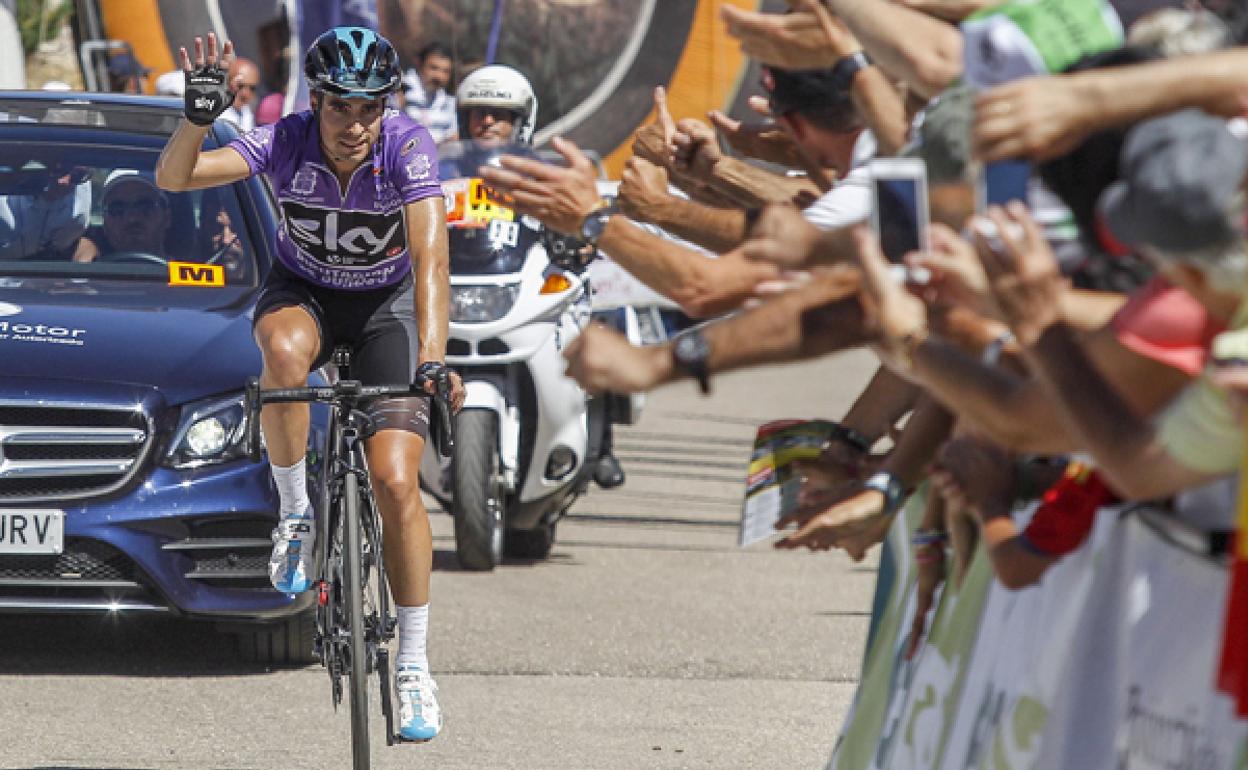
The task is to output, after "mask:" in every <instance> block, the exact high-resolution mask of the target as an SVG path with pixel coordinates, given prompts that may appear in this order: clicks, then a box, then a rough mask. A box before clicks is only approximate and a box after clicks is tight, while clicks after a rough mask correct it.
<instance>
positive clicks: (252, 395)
mask: <svg viewBox="0 0 1248 770" xmlns="http://www.w3.org/2000/svg"><path fill="white" fill-rule="evenodd" d="M439 379H440V380H441V381H440V382H436V385H437V393H436V395H434V396H431V397H430V401H431V404H430V405H431V406H432V410H431V411H432V412H433V414H431V415H430V418H431V420H430V428H431V430H432V431H434V435H433V439H434V443H435V445H436V446H437V449H438V453H439V454H441V455H442V456H443V457H450V456H451V454H452V452H454V451H455V435H454V427H453V422H452V420H451V407H450V396H451V392H450V390H451V386H450V381H449V379H448V378H447V377H445V376H443V377H442V378H439ZM432 381H433V380H432V378H429V377H424V376H421V375H417V377H416V382H414V383H413V384H411V385H364V384H362V383H361V382H360V381H359V380H339V381H338V382H336V383H334V384H333V385H321V386H313V387H303V388H271V389H268V390H262V389H261V388H260V381H259V380H258V379H257V378H255V377H251V378H249V379H248V380H247V388H246V391H245V402H246V403H245V405H246V409H247V419H248V431H247V455H248V456H249V457H250V458H251V461H252V462H259V461H260V419H259V417H260V408H261V407H262V406H264V405H265V404H292V403H313V402H318V403H336V402H339V401H343V402H346V403H347V404H349V405H352V406H353V405H354V404H355V403H356V402H359V401H363V400H367V399H373V398H402V397H405V396H429V393H428V392H427V391H426V390H425V384H426V383H428V382H432ZM433 419H436V423H434V422H433Z"/></svg>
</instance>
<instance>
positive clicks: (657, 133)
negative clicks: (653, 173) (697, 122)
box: [633, 86, 676, 170]
mask: <svg viewBox="0 0 1248 770" xmlns="http://www.w3.org/2000/svg"><path fill="white" fill-rule="evenodd" d="M675 135H676V121H675V120H674V119H673V118H672V113H671V111H670V110H669V109H668V107H667V91H666V90H665V89H664V88H663V86H657V87H656V88H655V89H654V120H653V121H652V122H651V123H650V124H649V125H646V126H643V127H641V128H640V129H638V130H637V133H635V134H634V135H633V154H634V155H639V156H641V157H642V158H645V159H646V160H648V161H650V162H651V163H653V164H654V165H656V166H661V167H663V168H666V169H668V170H671V166H672V159H673V157H674V155H675V152H676V145H675V143H674V137H675Z"/></svg>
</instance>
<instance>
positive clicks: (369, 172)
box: [157, 27, 464, 741]
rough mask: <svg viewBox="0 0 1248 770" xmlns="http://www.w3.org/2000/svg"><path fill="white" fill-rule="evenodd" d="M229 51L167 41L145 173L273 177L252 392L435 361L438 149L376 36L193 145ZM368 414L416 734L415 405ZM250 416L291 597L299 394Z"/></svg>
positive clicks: (441, 333)
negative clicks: (286, 110) (277, 515)
mask: <svg viewBox="0 0 1248 770" xmlns="http://www.w3.org/2000/svg"><path fill="white" fill-rule="evenodd" d="M233 59H234V51H233V45H232V44H231V43H230V42H228V41H227V42H226V43H225V46H224V49H223V55H222V56H221V57H220V58H218V55H217V40H216V37H215V36H214V35H213V34H211V33H209V35H208V42H207V56H206V57H205V50H204V43H203V41H202V40H201V39H200V38H196V39H195V63H194V67H192V64H191V60H190V57H189V56H188V55H187V52H186V49H185V48H183V49H181V64H182V69H183V71H184V72H185V77H186V94H185V100H186V105H185V114H186V118H187V119H186V120H185V121H183V122H182V123H181V124H180V125H179V127H178V129H177V131H175V132H174V134H173V136H172V137H171V138H170V140H169V142H168V144H167V145H166V146H165V149H164V152H162V154H161V158H160V162H159V165H158V167H157V180H158V182H159V184H160V185H161V186H162V187H164V188H165V189H168V190H189V189H197V188H202V187H212V186H217V185H224V184H229V183H231V182H235V181H238V180H240V179H245V178H247V177H250V176H252V175H254V174H259V173H265V174H267V175H268V176H269V179H270V180H271V182H272V183H273V189H274V191H275V193H276V194H277V198H278V202H279V204H280V206H281V209H282V225H281V227H280V228H279V230H278V233H277V257H278V259H277V261H276V263H275V264H274V265H273V269H272V270H271V272H270V273H269V276H268V279H267V281H266V284H265V286H264V288H263V291H262V293H261V297H260V299H259V301H258V303H257V306H256V311H255V321H254V330H255V338H256V342H257V344H258V345H259V347H260V350H261V352H262V354H263V358H264V369H263V373H262V374H261V378H260V383H261V385H262V387H265V388H289V387H299V386H302V385H303V384H305V383H306V381H307V375H308V372H309V371H311V370H313V369H315V368H317V367H319V366H321V365H322V364H324V363H325V362H326V361H327V360H328V358H329V356H330V354H331V353H332V351H333V348H334V346H335V345H338V344H344V343H345V344H350V345H352V346H353V348H354V351H353V353H354V355H353V362H352V371H353V373H354V374H355V375H356V376H357V377H358V378H359V379H360V380H362V381H363V382H365V383H370V384H394V383H398V382H412V378H413V376H414V375H415V374H417V373H421V374H425V375H437V374H440V373H441V372H444V371H446V370H445V367H444V365H443V363H442V362H443V358H444V355H445V350H446V336H447V329H448V312H449V308H448V296H449V271H448V267H447V265H448V256H447V241H446V237H447V236H446V211H445V205H444V203H443V198H442V189H441V186H440V184H439V182H438V176H437V156H436V150H435V148H434V143H433V140H432V138H430V136H429V133H428V132H427V131H426V130H425V129H424V128H423V127H422V126H420V125H419V124H418V123H416V122H414V121H412V120H411V119H410V118H408V117H407V116H406V115H402V114H400V113H397V112H389V111H386V110H385V107H384V104H385V100H386V98H387V96H388V95H389V94H391V93H392V92H393V91H394V90H395V89H397V88H398V87H399V86H400V84H401V70H400V69H399V62H398V56H397V55H396V54H395V52H394V49H393V48H392V47H391V45H390V43H389V42H388V41H387V40H386V39H385V38H383V37H381V36H380V35H378V34H377V33H375V32H373V31H372V30H369V29H366V28H363V27H336V28H334V29H331V30H329V31H328V32H326V33H324V34H322V35H321V36H320V37H319V38H317V39H316V41H315V42H314V43H313V44H312V45H311V46H310V47H309V48H308V50H307V53H306V55H305V58H304V76H305V77H306V78H307V81H308V86H309V91H310V92H311V102H312V109H310V110H307V111H304V112H300V113H295V114H292V115H288V116H286V117H285V118H283V119H281V120H280V121H278V122H277V123H276V124H273V125H268V126H260V127H259V128H256V129H254V130H252V131H250V132H248V133H246V134H244V135H243V136H242V137H240V138H238V139H236V140H235V141H233V142H231V143H230V145H229V146H228V147H224V148H220V149H215V150H211V151H207V152H201V150H200V147H201V145H202V144H203V141H204V136H205V134H206V133H207V132H208V131H209V130H210V127H211V125H212V122H213V120H214V119H215V118H217V117H218V116H220V115H221V114H222V113H223V112H224V111H225V110H226V108H227V107H229V106H230V104H231V103H232V101H233V98H234V88H236V87H237V85H239V83H238V82H235V83H228V82H227V76H226V70H227V69H228V68H229V66H230V64H231V63H232V61H233ZM361 170H364V172H363V173H360V172H361ZM451 382H452V397H451V405H452V407H453V408H454V409H458V408H459V407H460V406H461V405H462V404H463V400H464V389H463V384H462V382H460V380H459V378H458V376H456V375H454V373H451ZM429 390H430V393H432V392H433V387H432V386H429ZM369 411H370V415H371V417H372V418H373V421H374V424H375V425H377V426H378V428H379V429H378V430H377V432H376V433H375V434H374V435H373V436H372V437H371V438H370V439H369V440H368V443H367V444H366V446H365V451H366V453H367V457H368V465H369V470H370V472H371V476H372V486H373V490H374V493H375V494H376V498H377V506H378V509H379V510H380V512H381V515H382V519H383V522H384V533H385V534H384V537H385V542H384V543H383V548H384V552H385V559H386V565H387V567H388V570H387V571H388V573H389V579H390V588H391V591H392V593H393V594H394V598H395V602H396V604H397V605H398V619H399V654H398V661H397V666H396V672H395V675H396V677H395V678H396V691H397V693H398V695H399V699H400V706H401V709H400V735H401V736H402V737H404V738H406V739H409V740H417V741H425V740H429V739H431V738H433V737H434V736H436V735H437V734H438V731H439V730H440V729H441V726H442V713H441V709H440V708H439V707H438V704H437V699H436V696H435V693H436V691H437V687H436V685H435V684H434V681H433V679H432V677H431V676H430V675H429V665H428V660H427V656H426V653H425V634H426V629H427V625H428V609H429V608H428V600H429V576H430V571H431V569H432V560H433V545H432V537H431V533H430V530H429V517H428V513H427V512H426V510H425V508H424V505H423V504H422V502H421V498H420V493H419V486H418V482H417V467H418V466H419V463H420V457H421V454H422V452H423V450H424V443H425V437H426V433H427V430H428V424H429V401H428V398H427V397H422V398H407V399H387V400H382V401H378V402H376V403H374V404H373V405H371V407H370V408H369ZM261 425H262V428H263V431H264V437H265V440H266V441H265V443H266V446H267V448H268V452H269V460H270V463H271V464H272V467H273V477H274V480H275V481H276V483H277V487H278V492H279V496H280V498H281V516H282V518H281V522H280V523H279V525H278V528H277V530H275V532H274V548H273V555H272V558H271V560H270V562H269V572H270V577H271V579H272V580H273V584H274V586H275V587H276V588H277V589H278V590H280V591H286V592H298V591H303V590H306V589H307V588H309V587H310V570H311V561H312V558H313V553H314V550H315V549H314V547H313V546H314V538H315V535H316V527H315V526H314V524H313V522H312V519H311V517H312V515H313V509H312V505H311V503H310V501H309V500H308V495H307V487H306V483H305V473H306V471H305V464H304V463H305V460H304V453H305V451H306V447H307V442H308V425H309V410H308V406H307V405H306V404H271V405H266V406H265V407H264V409H263V411H262V413H261Z"/></svg>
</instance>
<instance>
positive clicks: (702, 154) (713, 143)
mask: <svg viewBox="0 0 1248 770" xmlns="http://www.w3.org/2000/svg"><path fill="white" fill-rule="evenodd" d="M672 145H673V147H674V148H675V151H674V155H673V163H674V165H675V167H676V169H677V170H678V171H680V172H682V173H684V174H687V175H688V176H691V177H693V178H694V179H698V180H706V179H709V178H710V177H711V176H712V175H713V174H714V172H715V164H716V163H718V162H719V161H720V160H722V159H723V157H724V153H723V151H722V150H720V149H719V141H718V139H717V137H716V136H715V131H714V129H712V128H711V127H710V126H709V125H707V124H706V123H703V122H702V121H700V120H691V119H685V120H682V121H680V122H679V123H677V124H676V133H674V134H672Z"/></svg>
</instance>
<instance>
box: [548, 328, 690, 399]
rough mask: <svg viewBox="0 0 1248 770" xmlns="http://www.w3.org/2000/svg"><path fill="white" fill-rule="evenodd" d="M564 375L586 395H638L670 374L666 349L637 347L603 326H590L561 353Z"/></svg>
mask: <svg viewBox="0 0 1248 770" xmlns="http://www.w3.org/2000/svg"><path fill="white" fill-rule="evenodd" d="M563 357H564V359H565V360H566V361H567V362H568V369H567V375H568V376H569V377H571V378H572V379H574V380H576V381H577V382H578V383H579V384H580V386H581V387H582V388H584V389H585V390H586V391H587V392H589V393H602V392H604V391H610V392H612V393H622V394H627V393H639V392H641V391H645V390H649V389H650V388H652V387H654V386H655V385H657V384H659V383H660V382H662V380H663V378H664V377H665V376H666V374H667V373H668V372H670V370H671V355H670V353H669V352H668V348H667V346H666V345H646V346H642V347H638V346H636V345H633V344H632V343H630V342H629V341H628V339H627V338H626V337H625V336H624V335H622V334H620V333H619V332H617V331H615V330H614V329H608V328H607V327H606V326H603V325H602V324H590V325H589V326H588V327H586V328H585V330H584V331H582V332H581V334H580V335H579V336H578V337H577V338H576V339H574V340H573V341H572V342H571V343H570V344H569V345H568V346H567V348H565V349H564V351H563Z"/></svg>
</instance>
